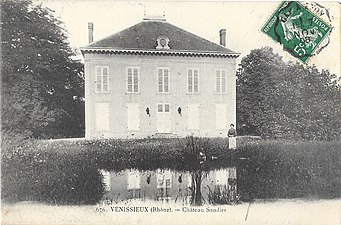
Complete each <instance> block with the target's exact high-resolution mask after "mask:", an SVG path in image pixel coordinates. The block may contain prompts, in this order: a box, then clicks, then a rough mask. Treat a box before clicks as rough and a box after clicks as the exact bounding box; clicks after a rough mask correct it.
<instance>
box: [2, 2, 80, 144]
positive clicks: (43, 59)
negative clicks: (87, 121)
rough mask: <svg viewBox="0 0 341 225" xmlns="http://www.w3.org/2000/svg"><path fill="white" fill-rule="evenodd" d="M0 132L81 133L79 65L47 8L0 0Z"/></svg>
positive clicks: (30, 134)
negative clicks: (0, 87) (0, 54)
mask: <svg viewBox="0 0 341 225" xmlns="http://www.w3.org/2000/svg"><path fill="white" fill-rule="evenodd" d="M1 16H2V18H1V34H2V40H1V49H2V67H1V70H2V111H1V114H2V132H3V134H4V133H5V134H7V135H9V136H11V137H13V136H15V135H19V136H21V137H35V138H53V137H72V136H82V135H83V132H84V101H83V96H84V82H83V81H84V79H83V65H82V64H81V63H80V62H78V61H75V60H73V59H72V56H74V55H75V53H74V51H73V50H72V49H71V48H70V47H69V43H68V40H67V32H66V30H65V29H64V28H63V24H62V22H61V21H60V20H58V19H56V18H55V17H54V16H53V14H52V11H51V10H50V9H48V8H43V7H41V6H40V5H33V3H32V2H31V1H30V0H29V1H19V0H3V1H2V2H1Z"/></svg>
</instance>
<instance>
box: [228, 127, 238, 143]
mask: <svg viewBox="0 0 341 225" xmlns="http://www.w3.org/2000/svg"><path fill="white" fill-rule="evenodd" d="M236 136H237V131H236V130H235V129H234V124H231V125H230V129H229V130H228V132H227V137H228V139H229V149H236V148H237V140H236Z"/></svg>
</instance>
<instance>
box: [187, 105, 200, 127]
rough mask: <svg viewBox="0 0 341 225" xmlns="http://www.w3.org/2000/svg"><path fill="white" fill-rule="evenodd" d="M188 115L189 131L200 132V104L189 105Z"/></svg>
mask: <svg viewBox="0 0 341 225" xmlns="http://www.w3.org/2000/svg"><path fill="white" fill-rule="evenodd" d="M187 111H188V112H187V115H188V120H187V121H188V123H187V129H188V130H199V128H200V110H199V104H188V106H187Z"/></svg>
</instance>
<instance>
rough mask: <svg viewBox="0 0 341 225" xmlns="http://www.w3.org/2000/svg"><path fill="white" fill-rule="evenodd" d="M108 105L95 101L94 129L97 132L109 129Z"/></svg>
mask: <svg viewBox="0 0 341 225" xmlns="http://www.w3.org/2000/svg"><path fill="white" fill-rule="evenodd" d="M109 109H110V105H109V103H106V102H103V103H102V102H98V103H95V129H96V131H98V132H104V131H110V110H109Z"/></svg>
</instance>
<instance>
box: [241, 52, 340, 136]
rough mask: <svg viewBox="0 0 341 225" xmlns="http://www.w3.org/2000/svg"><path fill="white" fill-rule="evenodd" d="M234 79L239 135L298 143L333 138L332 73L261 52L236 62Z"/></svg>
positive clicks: (335, 91) (336, 117)
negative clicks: (290, 139) (252, 135)
mask: <svg viewBox="0 0 341 225" xmlns="http://www.w3.org/2000/svg"><path fill="white" fill-rule="evenodd" d="M237 76H238V80H237V117H238V118H237V120H238V124H239V127H243V126H244V129H245V131H244V133H247V134H255V135H261V136H264V137H270V138H279V137H284V138H296V139H304V140H313V139H314V140H321V139H322V140H330V139H335V138H338V137H339V134H340V131H341V120H340V118H341V87H340V83H339V82H338V79H337V76H336V75H335V74H330V72H329V71H328V70H322V71H319V70H318V69H317V68H316V67H315V66H303V65H301V64H299V63H293V62H288V63H286V62H284V61H283V60H282V58H281V57H280V56H279V55H278V54H275V53H274V52H273V51H272V49H271V48H268V47H264V48H261V49H256V50H252V51H251V53H250V54H249V55H247V56H246V57H245V58H243V59H242V62H241V64H240V68H239V70H238V72H237ZM240 125H242V126H240Z"/></svg>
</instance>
